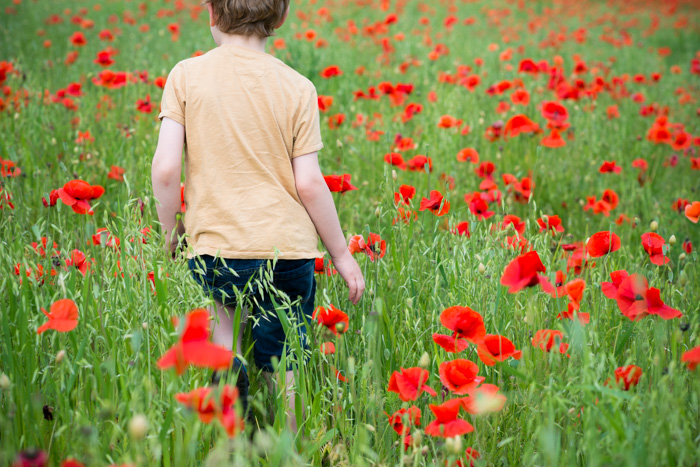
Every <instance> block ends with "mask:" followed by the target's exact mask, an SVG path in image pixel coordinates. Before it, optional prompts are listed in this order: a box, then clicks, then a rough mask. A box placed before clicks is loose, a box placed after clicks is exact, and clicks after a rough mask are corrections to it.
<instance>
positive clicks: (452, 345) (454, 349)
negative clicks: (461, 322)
mask: <svg viewBox="0 0 700 467" xmlns="http://www.w3.org/2000/svg"><path fill="white" fill-rule="evenodd" d="M433 342H435V343H436V344H437V345H439V346H440V347H442V348H443V349H445V351H446V352H447V353H459V352H461V351H463V350H464V349H466V348H467V347H469V341H468V340H466V339H463V338H459V337H455V336H448V335H445V334H433Z"/></svg>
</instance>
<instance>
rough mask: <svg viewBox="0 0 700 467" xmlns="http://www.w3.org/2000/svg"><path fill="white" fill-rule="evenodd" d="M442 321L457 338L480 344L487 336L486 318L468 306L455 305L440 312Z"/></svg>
mask: <svg viewBox="0 0 700 467" xmlns="http://www.w3.org/2000/svg"><path fill="white" fill-rule="evenodd" d="M440 322H441V323H442V325H443V326H445V327H446V328H447V329H449V330H450V331H453V336H454V337H456V338H462V339H466V340H467V341H468V342H471V343H472V344H480V343H481V342H482V341H483V340H484V337H485V336H486V328H485V327H484V318H483V317H482V316H481V315H480V314H479V313H478V312H476V311H474V310H472V309H471V308H469V307H468V306H453V307H450V308H446V309H445V310H443V312H442V313H440Z"/></svg>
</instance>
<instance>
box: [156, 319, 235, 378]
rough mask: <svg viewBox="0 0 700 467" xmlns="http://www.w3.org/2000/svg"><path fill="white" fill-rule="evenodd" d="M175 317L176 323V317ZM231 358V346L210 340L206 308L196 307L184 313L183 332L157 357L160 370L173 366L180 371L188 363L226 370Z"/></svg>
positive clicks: (178, 372)
mask: <svg viewBox="0 0 700 467" xmlns="http://www.w3.org/2000/svg"><path fill="white" fill-rule="evenodd" d="M174 321H175V322H176V323H177V320H176V319H175V320H174ZM232 358H233V353H231V351H230V350H228V349H227V348H225V347H223V346H220V345H216V344H212V343H211V342H209V312H208V311H207V310H205V309H203V308H199V309H196V310H192V311H191V312H189V313H188V314H187V316H186V317H185V326H184V330H183V332H182V335H181V336H180V338H179V339H178V341H177V343H176V344H175V345H173V346H172V347H171V348H170V349H168V351H167V352H165V354H163V356H162V357H160V359H159V360H158V362H157V365H158V368H160V369H162V370H164V369H166V368H171V367H175V372H176V373H177V374H178V375H181V374H182V373H184V372H185V370H186V369H187V366H188V365H194V366H197V367H205V368H212V369H214V370H225V369H227V368H228V367H229V365H230V364H231V359H232Z"/></svg>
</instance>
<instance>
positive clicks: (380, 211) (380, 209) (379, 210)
mask: <svg viewBox="0 0 700 467" xmlns="http://www.w3.org/2000/svg"><path fill="white" fill-rule="evenodd" d="M381 215H382V208H381V207H380V206H377V209H375V210H374V217H379V216H381Z"/></svg>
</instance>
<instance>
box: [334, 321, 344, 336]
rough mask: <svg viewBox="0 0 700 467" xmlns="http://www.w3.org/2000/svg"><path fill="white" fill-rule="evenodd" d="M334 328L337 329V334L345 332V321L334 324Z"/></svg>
mask: <svg viewBox="0 0 700 467" xmlns="http://www.w3.org/2000/svg"><path fill="white" fill-rule="evenodd" d="M335 330H336V331H338V334H342V333H343V332H345V323H343V322H340V323H336V324H335Z"/></svg>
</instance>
